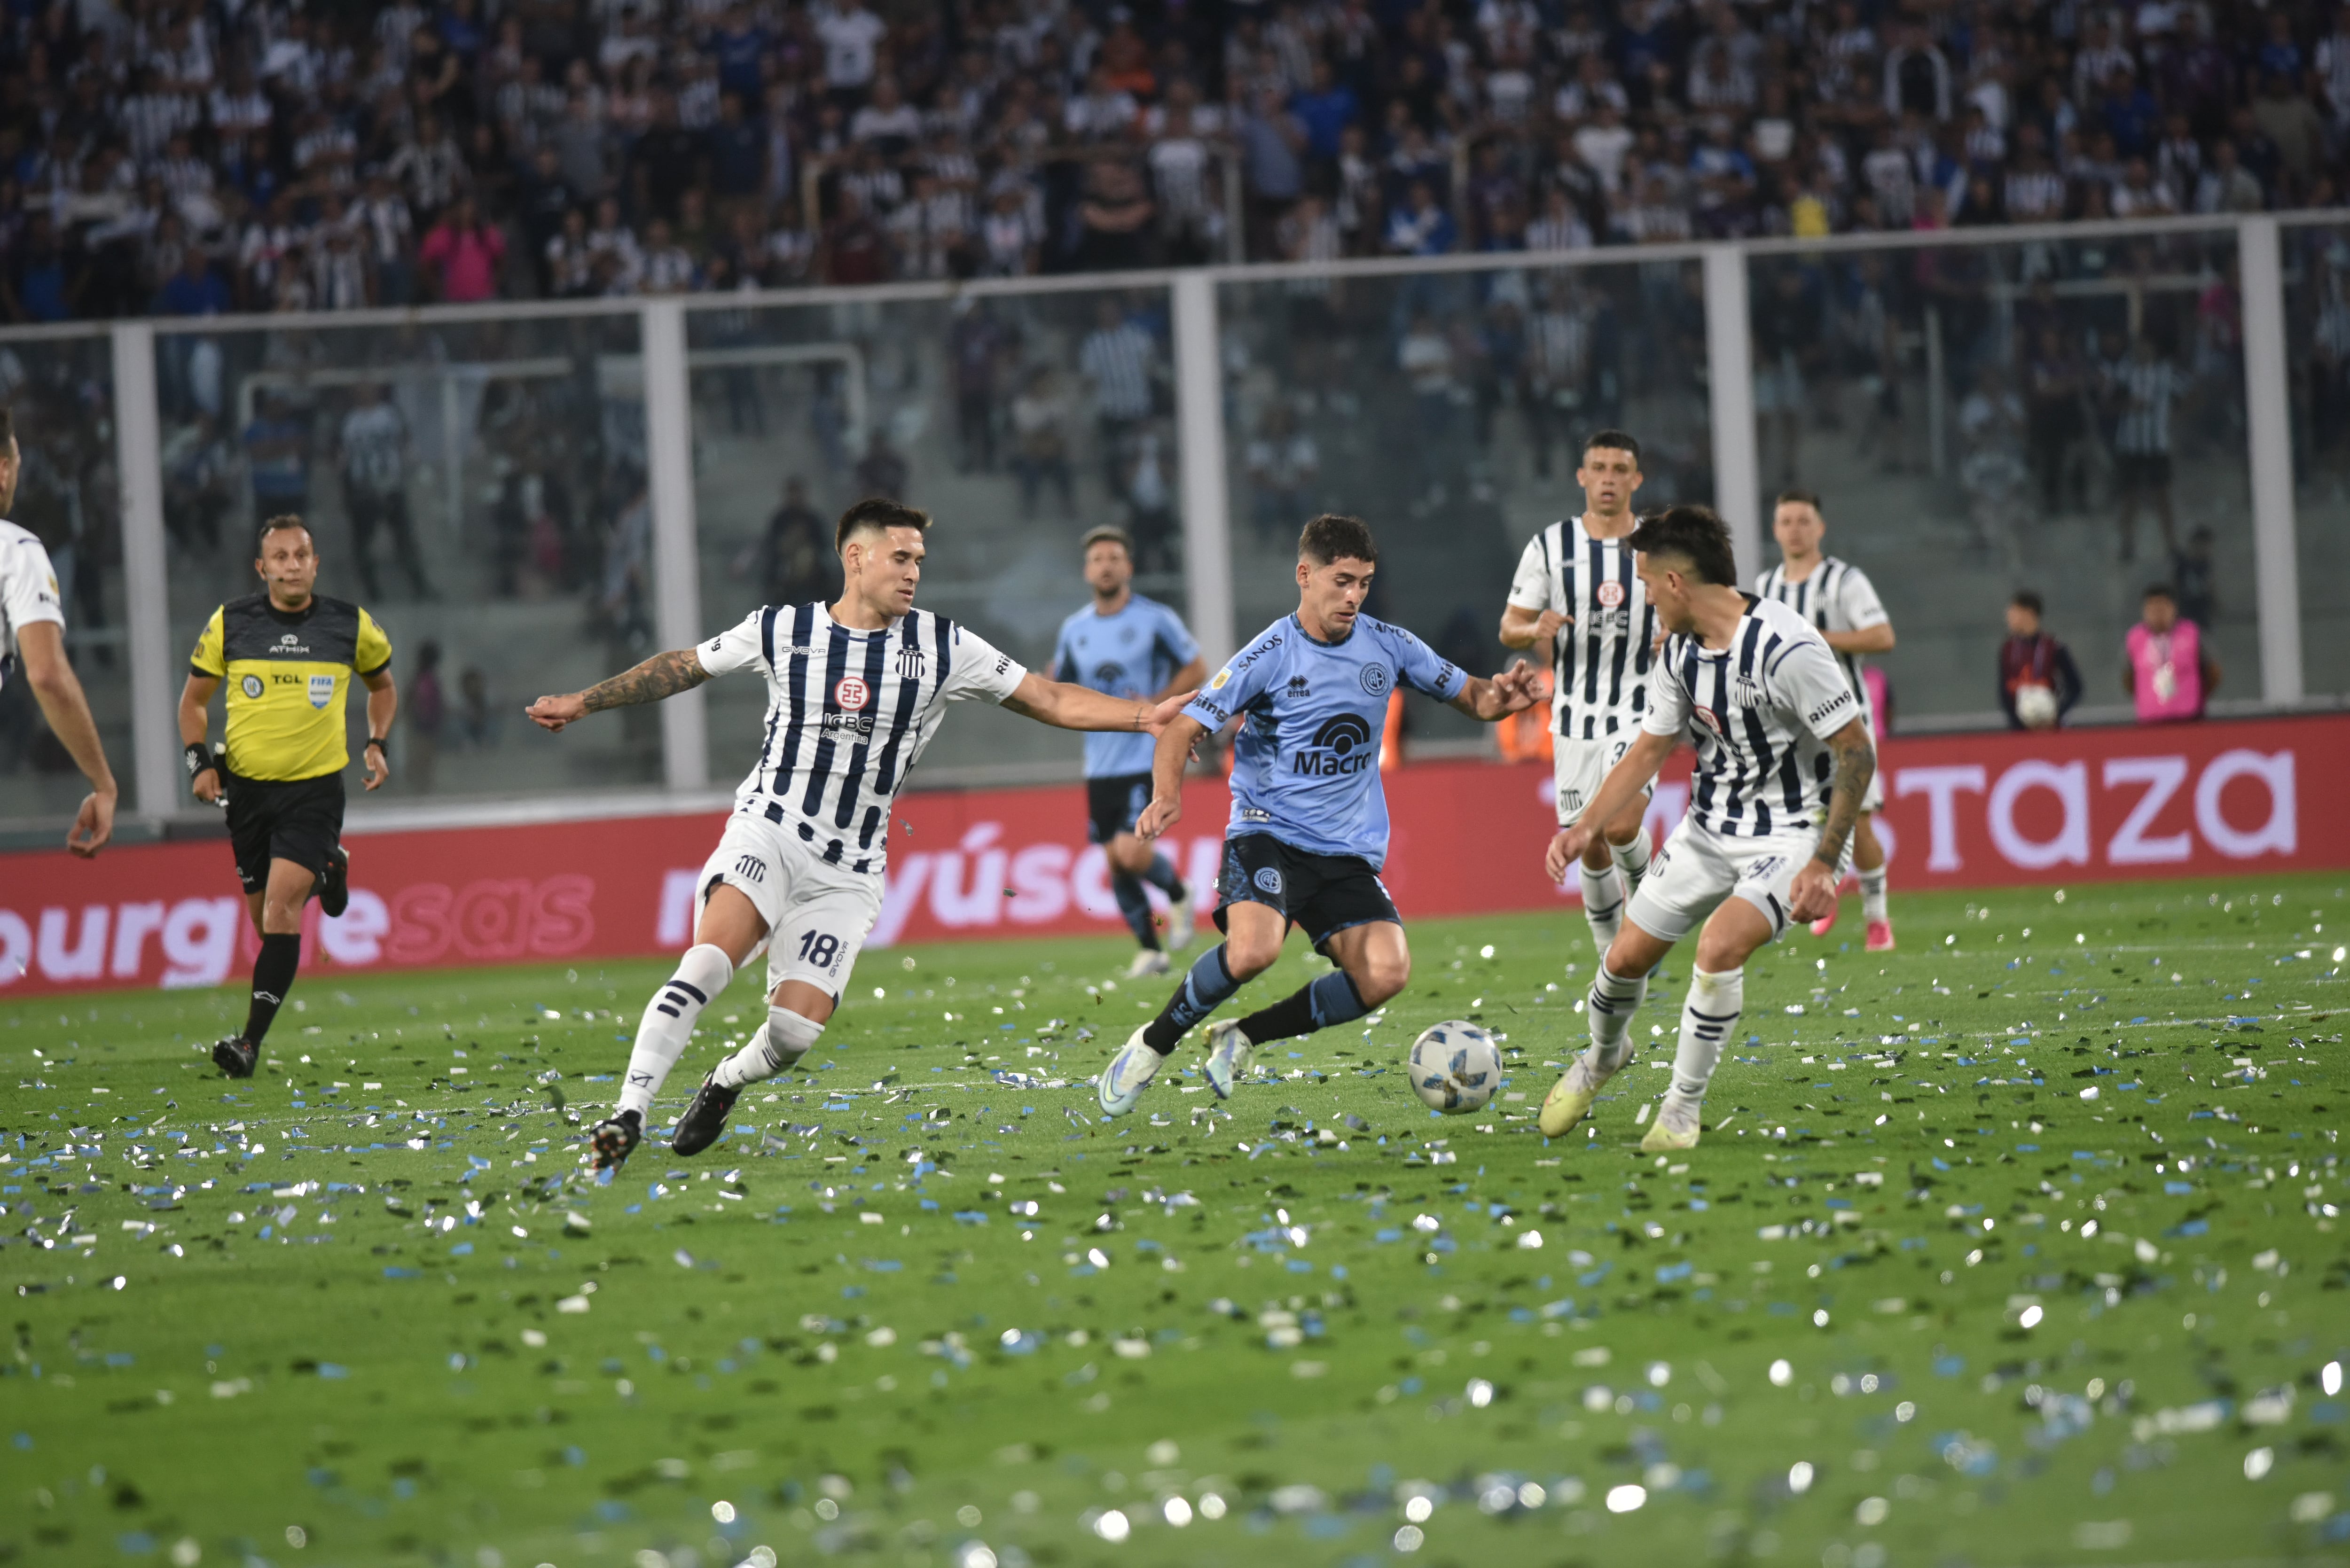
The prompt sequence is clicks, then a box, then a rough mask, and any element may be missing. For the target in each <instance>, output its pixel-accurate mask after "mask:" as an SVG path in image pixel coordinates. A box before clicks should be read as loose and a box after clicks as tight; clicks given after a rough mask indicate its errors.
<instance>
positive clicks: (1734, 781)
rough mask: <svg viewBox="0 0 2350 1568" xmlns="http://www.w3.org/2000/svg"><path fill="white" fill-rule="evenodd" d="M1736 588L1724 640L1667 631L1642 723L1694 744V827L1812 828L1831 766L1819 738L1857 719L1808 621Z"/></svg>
mask: <svg viewBox="0 0 2350 1568" xmlns="http://www.w3.org/2000/svg"><path fill="white" fill-rule="evenodd" d="M1740 597H1742V598H1744V599H1745V600H1746V613H1745V614H1744V615H1743V616H1742V617H1740V618H1739V621H1738V625H1737V628H1735V629H1734V630H1733V631H1732V632H1731V636H1730V646H1729V647H1728V648H1726V649H1721V650H1720V651H1715V650H1714V649H1709V648H1707V647H1705V646H1704V645H1703V644H1702V643H1700V641H1699V640H1698V639H1696V638H1694V637H1690V636H1686V635H1681V634H1676V635H1674V636H1672V637H1669V638H1667V639H1665V646H1664V650H1663V651H1662V652H1661V653H1660V654H1659V656H1658V659H1657V673H1656V678H1655V679H1654V680H1652V681H1651V682H1650V683H1649V692H1648V717H1647V718H1646V719H1644V720H1643V721H1642V722H1641V727H1642V728H1643V729H1645V730H1647V731H1648V732H1649V733H1650V734H1652V735H1669V736H1672V737H1673V738H1674V739H1676V740H1682V739H1686V740H1687V741H1689V742H1690V744H1691V745H1693V746H1695V747H1696V748H1697V767H1696V769H1695V771H1694V772H1693V774H1691V776H1690V804H1689V815H1690V819H1691V820H1692V821H1694V822H1695V823H1696V824H1697V826H1700V827H1701V828H1704V829H1706V830H1708V831H1709V832H1712V833H1718V834H1721V835H1724V836H1729V837H1736V838H1763V837H1768V836H1770V835H1772V834H1773V833H1783V832H1786V831H1788V830H1790V829H1794V828H1809V827H1816V826H1819V824H1820V822H1821V819H1822V817H1821V814H1822V812H1823V811H1824V809H1825V807H1826V805H1827V800H1828V786H1829V784H1831V783H1833V782H1834V779H1835V757H1834V756H1833V755H1832V754H1831V753H1830V752H1829V751H1828V748H1827V738H1828V737H1829V736H1830V735H1833V734H1835V732H1837V731H1838V730H1841V729H1843V728H1844V727H1845V726H1846V724H1849V723H1851V722H1853V721H1854V720H1855V719H1856V718H1858V717H1860V705H1859V701H1858V699H1856V697H1854V696H1853V692H1852V683H1851V682H1850V681H1848V680H1846V679H1845V677H1844V671H1843V670H1841V669H1839V668H1838V667H1837V665H1836V661H1835V654H1833V653H1831V652H1830V651H1829V650H1828V645H1827V643H1826V642H1825V640H1824V639H1822V638H1821V636H1820V634H1819V633H1818V632H1817V631H1816V630H1814V628H1813V627H1812V623H1811V622H1809V621H1807V620H1805V619H1804V618H1803V617H1802V616H1799V615H1797V614H1796V613H1795V612H1794V610H1793V609H1791V608H1789V607H1787V606H1785V605H1783V604H1781V603H1780V602H1779V601H1777V600H1776V599H1765V598H1756V597H1753V596H1752V595H1741V596H1740Z"/></svg>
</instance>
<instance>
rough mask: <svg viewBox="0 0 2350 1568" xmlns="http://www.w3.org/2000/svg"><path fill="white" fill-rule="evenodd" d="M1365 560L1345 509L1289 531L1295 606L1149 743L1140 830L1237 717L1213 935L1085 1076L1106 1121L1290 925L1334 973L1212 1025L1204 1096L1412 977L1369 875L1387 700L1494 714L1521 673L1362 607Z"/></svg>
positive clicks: (1519, 694)
mask: <svg viewBox="0 0 2350 1568" xmlns="http://www.w3.org/2000/svg"><path fill="white" fill-rule="evenodd" d="M1377 570H1378V545H1376V544H1375V543H1374V542H1373V541H1372V538H1371V531H1370V528H1369V527H1368V526H1367V524H1364V523H1363V522H1362V521H1361V520H1360V519H1358V518H1354V517H1340V516H1335V515H1328V514H1326V515H1324V516H1320V517H1316V518H1315V519H1314V521H1312V522H1311V523H1308V524H1306V525H1305V532H1304V533H1303V534H1302V535H1300V536H1299V538H1298V542H1297V610H1296V613H1295V614H1294V615H1288V616H1284V617H1283V618H1281V619H1280V620H1278V621H1276V622H1274V624H1273V625H1272V626H1270V627H1267V628H1265V629H1264V631H1263V633H1261V634H1260V635H1259V636H1258V637H1257V638H1256V639H1255V640H1253V642H1251V643H1250V644H1249V645H1248V646H1247V647H1246V648H1243V649H1241V651H1240V652H1238V653H1237V654H1234V655H1233V656H1232V659H1231V660H1230V661H1229V662H1228V663H1226V664H1225V666H1224V667H1223V669H1222V670H1219V671H1218V672H1217V673H1216V675H1215V677H1214V678H1213V679H1212V680H1210V681H1209V682H1208V684H1207V686H1206V687H1205V688H1204V689H1203V690H1202V691H1201V692H1200V693H1199V695H1198V696H1197V697H1195V698H1193V699H1192V701H1191V705H1190V706H1188V707H1187V708H1185V709H1184V710H1183V711H1182V713H1181V714H1180V716H1179V717H1178V718H1177V719H1176V720H1175V722H1173V723H1172V724H1171V725H1170V726H1169V727H1168V729H1167V731H1166V732H1165V733H1164V734H1163V735H1162V736H1161V737H1160V739H1159V746H1158V750H1157V752H1156V753H1154V755H1153V757H1152V763H1151V802H1150V805H1149V807H1147V808H1146V809H1145V810H1144V812H1143V814H1142V816H1141V818H1140V820H1139V822H1138V823H1137V825H1136V829H1135V831H1136V832H1137V833H1138V834H1139V836H1142V837H1143V838H1146V839H1149V838H1156V837H1157V836H1159V835H1160V834H1163V833H1165V832H1166V831H1167V830H1168V829H1169V828H1170V827H1172V826H1175V823H1176V821H1177V819H1178V818H1180V816H1181V815H1182V814H1183V803H1182V786H1183V769H1184V766H1185V764H1186V763H1188V762H1189V761H1190V760H1191V748H1192V746H1193V744H1194V743H1196V742H1198V741H1199V740H1200V738H1201V736H1203V735H1207V734H1211V733H1212V732H1214V731H1216V730H1218V729H1220V728H1221V727H1222V726H1223V725H1224V724H1225V723H1227V722H1230V721H1231V720H1232V719H1235V718H1237V719H1239V720H1241V721H1242V724H1241V731H1240V736H1239V739H1238V741H1237V742H1236V743H1235V746H1234V752H1233V766H1232V820H1231V822H1230V824H1229V825H1228V826H1227V827H1226V828H1225V830H1224V864H1223V871H1222V877H1221V879H1220V881H1219V884H1218V888H1217V907H1216V914H1215V920H1216V925H1217V928H1218V929H1221V930H1222V932H1223V933H1224V940H1223V942H1222V944H1220V945H1219V946H1217V947H1215V948H1213V949H1211V950H1210V951H1209V952H1208V953H1207V954H1206V955H1204V956H1203V957H1201V959H1200V960H1199V961H1197V962H1195V963H1194V964H1192V966H1191V971H1190V972H1189V973H1187V974H1186V975H1185V976H1184V977H1183V980H1182V982H1181V983H1180V984H1179V985H1178V986H1177V987H1176V988H1175V994H1174V995H1173V996H1171V997H1170V998H1169V999H1168V1002H1167V1005H1166V1007H1165V1008H1164V1009H1162V1010H1161V1011H1160V1012H1159V1016H1158V1017H1156V1018H1154V1019H1152V1020H1151V1021H1150V1022H1149V1023H1146V1024H1144V1025H1143V1026H1142V1027H1141V1028H1139V1029H1138V1030H1136V1031H1135V1032H1134V1033H1133V1035H1132V1036H1131V1037H1130V1038H1129V1039H1128V1041H1127V1042H1126V1044H1124V1045H1123V1046H1121V1047H1120V1048H1119V1049H1118V1054H1116V1055H1115V1056H1113V1057H1112V1058H1111V1059H1110V1063H1109V1064H1108V1065H1107V1067H1105V1068H1104V1069H1103V1070H1102V1073H1101V1076H1100V1077H1099V1079H1098V1080H1097V1085H1096V1086H1097V1090H1098V1093H1099V1096H1100V1099H1101V1107H1102V1109H1103V1110H1104V1111H1105V1112H1107V1114H1109V1115H1111V1116H1124V1115H1126V1114H1127V1113H1128V1111H1131V1110H1132V1109H1133V1108H1134V1106H1135V1104H1136V1102H1137V1101H1138V1100H1139V1098H1140V1097H1141V1095H1142V1091H1143V1090H1144V1089H1145V1088H1147V1087H1148V1086H1149V1084H1150V1081H1151V1079H1152V1078H1153V1077H1154V1076H1156V1075H1157V1074H1158V1072H1159V1064H1161V1063H1163V1062H1165V1061H1166V1059H1167V1056H1168V1054H1169V1053H1170V1052H1172V1051H1173V1050H1174V1049H1175V1045H1176V1043H1177V1042H1178V1041H1180V1039H1181V1038H1182V1037H1183V1035H1184V1034H1185V1033H1187V1032H1188V1031H1190V1030H1191V1028H1192V1027H1193V1026H1194V1025H1196V1024H1198V1023H1201V1022H1202V1021H1203V1020H1205V1019H1206V1018H1207V1016H1208V1014H1209V1013H1211V1012H1214V1011H1215V1009H1216V1008H1217V1006H1219V1005H1220V1004H1221V1003H1222V1002H1224V1001H1225V1000H1226V999H1227V998H1229V997H1230V996H1231V995H1232V993H1233V992H1237V991H1238V990H1239V989H1240V988H1241V987H1242V986H1243V985H1245V984H1247V983H1248V982H1249V981H1251V980H1253V979H1254V978H1255V977H1256V976H1257V975H1259V974H1262V973H1263V972H1264V971H1266V970H1268V969H1270V968H1272V967H1273V964H1274V961H1275V960H1276V959H1278V958H1279V957H1280V956H1281V946H1282V943H1283V941H1284V940H1285V939H1286V937H1287V936H1288V932H1289V927H1290V926H1291V925H1292V924H1295V925H1297V926H1299V927H1300V928H1302V929H1304V930H1305V935H1306V939H1307V940H1309V941H1310V942H1312V943H1313V945H1314V949H1315V951H1317V952H1319V953H1321V954H1322V955H1323V956H1325V957H1326V958H1327V959H1329V960H1330V961H1331V962H1332V963H1334V964H1336V966H1337V968H1336V970H1335V971H1333V972H1331V973H1329V974H1326V975H1324V976H1323V977H1322V978H1321V979H1319V980H1316V981H1314V982H1313V983H1311V984H1310V985H1306V986H1304V987H1301V988H1300V989H1299V990H1297V991H1296V992H1293V993H1292V994H1291V995H1289V996H1286V997H1284V998H1283V999H1282V1000H1281V1001H1279V1002H1274V1004H1273V1005H1271V1006H1270V1007H1266V1008H1263V1009H1261V1010H1260V1011H1258V1012H1253V1013H1250V1014H1249V1015H1248V1016H1246V1017H1244V1018H1240V1019H1236V1020H1235V1019H1225V1020H1220V1021H1218V1022H1217V1023H1213V1024H1211V1025H1210V1026H1209V1029H1208V1036H1207V1045H1208V1060H1207V1064H1206V1067H1205V1069H1204V1071H1205V1073H1206V1075H1207V1079H1208V1083H1209V1085H1210V1087H1211V1088H1213V1089H1214V1090H1215V1092H1216V1095H1217V1096H1218V1097H1219V1098H1227V1097H1229V1096H1231V1094H1232V1085H1233V1084H1234V1083H1235V1082H1237V1081H1238V1080H1239V1079H1240V1078H1242V1077H1243V1076H1244V1075H1246V1074H1247V1072H1248V1070H1249V1067H1250V1064H1251V1063H1252V1061H1253V1055H1254V1053H1255V1051H1256V1049H1257V1047H1259V1046H1261V1045H1263V1044H1266V1043H1267V1042H1269V1041H1274V1040H1282V1039H1286V1038H1288V1037H1290V1036H1292V1035H1297V1034H1310V1033H1313V1032H1314V1031H1315V1030H1317V1029H1327V1028H1329V1027H1330V1026H1331V1025H1333V1024H1336V1023H1347V1022H1348V1021H1349V1020H1352V1019H1356V1018H1360V1017H1362V1016H1363V1015H1364V1014H1365V1013H1367V1012H1370V1011H1371V1010H1372V1009H1374V1008H1376V1007H1378V1005H1379V1004H1380V1003H1382V1002H1386V1001H1387V1000H1388V998H1389V997H1391V996H1393V995H1395V994H1396V993H1397V992H1399V991H1401V990H1402V989H1403V988H1404V986H1405V984H1406V983H1407V982H1408V981H1409V980H1410V978H1411V952H1410V950H1409V947H1407V946H1406V945H1405V942H1404V934H1403V920H1402V917H1400V916H1399V915H1398V914H1397V913H1396V907H1395V902H1394V900H1393V899H1391V898H1388V890H1387V888H1386V887H1385V886H1384V885H1383V884H1382V883H1381V882H1380V881H1379V868H1380V867H1382V866H1383V865H1384V864H1386V861H1387V854H1388V803H1387V795H1386V794H1385V792H1384V791H1382V790H1381V789H1380V787H1379V736H1380V734H1381V732H1383V731H1384V729H1385V727H1386V720H1387V709H1388V698H1389V697H1390V695H1391V694H1392V693H1393V692H1394V691H1396V690H1397V688H1398V687H1399V686H1405V687H1409V688H1411V689H1412V690H1414V691H1424V692H1426V693H1427V694H1428V695H1430V696H1431V697H1433V698H1435V699H1437V700H1438V701H1440V702H1447V703H1450V704H1451V706H1452V707H1454V708H1457V709H1459V710H1460V711H1461V712H1463V713H1466V714H1468V715H1469V716H1470V717H1471V718H1473V719H1481V720H1483V721H1484V722H1488V723H1492V722H1494V721H1496V720H1500V719H1503V718H1506V717H1508V716H1509V715H1510V714H1513V713H1517V712H1522V711H1524V710H1525V709H1527V708H1529V707H1532V706H1533V705H1534V700H1535V698H1534V671H1533V670H1531V669H1530V668H1529V667H1528V666H1527V665H1526V664H1525V663H1524V662H1523V660H1521V661H1520V662H1518V663H1516V664H1513V665H1512V666H1511V667H1510V668H1509V669H1508V670H1504V671H1503V672H1502V673H1501V674H1499V675H1496V676H1494V677H1492V679H1491V680H1485V679H1482V678H1480V677H1477V676H1471V675H1468V674H1465V673H1464V672H1462V671H1461V670H1459V669H1457V668H1455V667H1454V666H1453V665H1451V664H1450V663H1448V662H1447V661H1445V660H1444V659H1440V658H1438V657H1437V656H1436V654H1435V653H1434V652H1433V651H1431V650H1430V648H1429V646H1428V645H1427V644H1426V643H1424V642H1422V641H1420V639H1419V638H1417V637H1414V636H1413V635H1412V634H1411V633H1410V632H1408V631H1406V630H1404V629H1403V628H1401V627H1398V626H1389V625H1388V624H1387V623H1386V622H1385V621H1380V620H1374V619H1373V618H1370V617H1369V616H1367V615H1365V614H1363V613H1362V607H1363V600H1364V598H1365V597H1367V595H1368V594H1369V592H1370V587H1371V578H1372V576H1373V574H1374V573H1375V572H1376V571H1377Z"/></svg>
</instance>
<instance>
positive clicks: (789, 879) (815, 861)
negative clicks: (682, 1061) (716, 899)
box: [696, 812, 881, 1002]
mask: <svg viewBox="0 0 2350 1568" xmlns="http://www.w3.org/2000/svg"><path fill="white" fill-rule="evenodd" d="M722 882H723V883H724V884H725V885H726V886H727V887H729V888H733V889H734V890H735V891H736V892H738V893H740V894H742V895H743V897H744V898H748V899H750V900H751V902H752V903H753V905H754V906H755V907H756V908H757V909H758V911H759V915H760V918H761V919H764V920H765V921H766V922H767V941H766V948H767V992H768V993H769V994H770V995H772V994H773V993H774V992H775V987H777V986H779V985H781V984H782V983H783V982H784V981H787V980H796V981H805V982H806V983H807V984H809V985H812V986H815V987H816V989H817V990H818V991H821V992H825V993H826V994H827V995H829V996H830V997H831V998H832V999H833V1000H834V1001H835V1002H837V1001H839V1000H840V997H841V994H842V992H845V991H846V990H847V987H848V974H849V971H851V970H852V969H854V968H856V967H857V955H858V952H859V951H860V950H863V948H864V946H865V939H866V937H867V936H868V935H869V934H870V933H871V932H872V929H873V922H874V920H875V919H878V918H879V915H880V913H881V878H880V877H877V876H874V875H872V874H870V873H866V874H862V875H860V874H858V873H857V872H854V871H850V870H847V869H846V868H845V867H838V866H827V865H826V864H825V862H824V861H823V860H822V859H821V858H820V857H818V856H817V855H816V851H814V850H813V849H811V848H809V847H808V846H806V845H805V844H803V843H801V842H800V838H799V835H798V834H797V833H796V832H795V831H794V830H793V827H792V825H791V824H789V823H787V822H770V821H768V820H767V819H766V818H765V817H764V816H754V815H751V814H750V813H748V812H737V813H735V814H734V815H733V816H731V817H729V818H727V820H726V831H725V832H724V833H723V834H722V835H721V836H719V840H718V847H717V849H716V850H715V851H714V852H713V853H712V855H711V857H710V859H709V861H708V862H707V863H706V864H704V865H703V867H702V876H701V878H700V880H699V882H698V884H697V899H696V913H697V914H699V912H700V906H701V905H702V904H707V903H708V902H709V901H710V895H711V894H712V892H713V891H715V890H716V888H718V886H719V884H720V883H722Z"/></svg>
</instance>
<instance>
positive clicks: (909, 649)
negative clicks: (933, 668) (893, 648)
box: [898, 643, 922, 680]
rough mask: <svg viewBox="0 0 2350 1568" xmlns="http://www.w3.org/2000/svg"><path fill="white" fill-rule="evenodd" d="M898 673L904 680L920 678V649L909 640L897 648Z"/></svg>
mask: <svg viewBox="0 0 2350 1568" xmlns="http://www.w3.org/2000/svg"><path fill="white" fill-rule="evenodd" d="M898 673H899V676H900V677H901V678H903V679H904V680H920V679H921V678H922V650H921V649H919V648H916V647H915V646H914V645H913V644H912V643H908V644H907V645H906V646H905V647H903V648H901V649H899V650H898Z"/></svg>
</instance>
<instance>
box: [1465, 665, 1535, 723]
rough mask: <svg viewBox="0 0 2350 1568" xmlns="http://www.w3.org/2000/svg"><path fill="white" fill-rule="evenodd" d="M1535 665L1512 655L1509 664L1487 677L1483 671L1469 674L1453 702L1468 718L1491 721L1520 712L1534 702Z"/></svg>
mask: <svg viewBox="0 0 2350 1568" xmlns="http://www.w3.org/2000/svg"><path fill="white" fill-rule="evenodd" d="M1534 701H1535V697H1534V666H1533V665H1531V664H1528V663H1527V662H1526V661H1525V660H1524V659H1513V660H1512V661H1511V663H1510V667H1509V668H1508V669H1507V670H1503V671H1502V672H1501V673H1500V674H1499V675H1496V676H1494V677H1492V679H1491V680H1488V679H1487V678H1485V677H1484V676H1482V675H1471V677H1469V682H1468V684H1467V685H1465V686H1463V687H1461V693H1460V695H1459V696H1457V697H1455V698H1453V699H1452V706H1453V707H1455V708H1457V709H1459V710H1460V711H1461V712H1463V713H1466V714H1468V715H1469V716H1470V717H1471V719H1480V720H1482V721H1483V722H1486V723H1488V724H1491V723H1492V722H1495V721H1497V720H1502V719H1506V718H1508V717H1509V716H1510V715H1511V714H1513V713H1523V712H1524V711H1526V710H1527V709H1529V708H1531V707H1533V706H1534Z"/></svg>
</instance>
